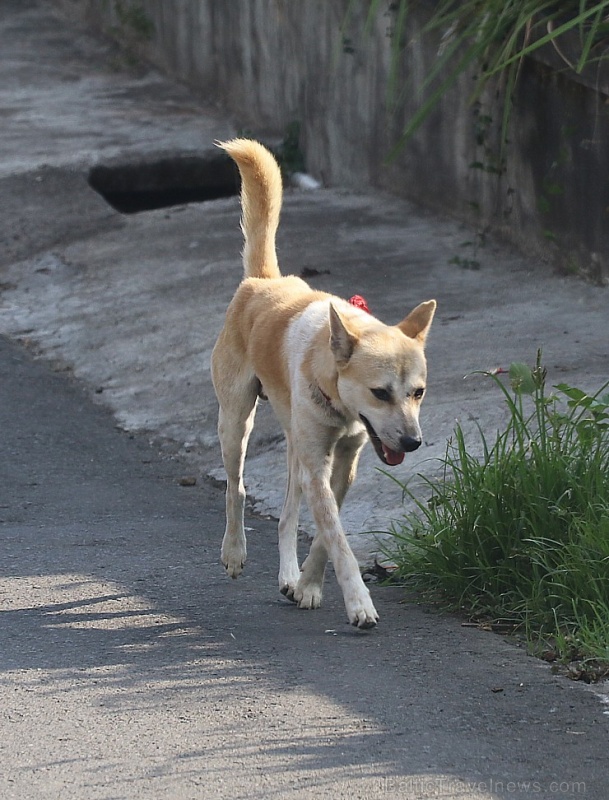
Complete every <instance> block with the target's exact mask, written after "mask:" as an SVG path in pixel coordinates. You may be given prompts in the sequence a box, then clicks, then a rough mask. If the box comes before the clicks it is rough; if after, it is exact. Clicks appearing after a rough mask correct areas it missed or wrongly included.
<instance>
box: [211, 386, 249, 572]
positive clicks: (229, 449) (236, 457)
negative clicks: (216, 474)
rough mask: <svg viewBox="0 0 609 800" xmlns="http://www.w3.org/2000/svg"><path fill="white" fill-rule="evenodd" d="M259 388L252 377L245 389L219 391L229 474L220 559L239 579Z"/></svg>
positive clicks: (221, 432) (220, 428)
mask: <svg viewBox="0 0 609 800" xmlns="http://www.w3.org/2000/svg"><path fill="white" fill-rule="evenodd" d="M258 386H259V384H258V381H257V379H256V378H255V377H253V378H252V379H251V380H249V381H248V382H247V383H246V384H245V385H244V384H243V383H239V381H233V383H232V385H231V386H230V388H228V389H227V391H226V393H225V394H224V393H223V392H222V391H218V389H217V388H216V393H217V395H218V400H219V403H220V412H219V418H218V436H219V437H220V446H221V448H222V460H223V462H224V469H225V470H226V531H225V533H224V538H223V539H222V552H221V558H222V563H223V564H224V566H225V567H226V571H227V573H228V574H229V575H230V577H231V578H236V577H237V576H238V575H239V574H240V573H241V572H242V570H243V565H244V564H245V559H246V541H245V528H244V523H243V513H244V509H245V486H244V483H243V466H244V462H245V453H246V450H247V443H248V440H249V437H250V434H251V432H252V428H253V426H254V417H255V415H256V403H257V400H258ZM223 395H224V396H223Z"/></svg>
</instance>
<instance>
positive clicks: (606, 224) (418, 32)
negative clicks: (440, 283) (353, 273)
mask: <svg viewBox="0 0 609 800" xmlns="http://www.w3.org/2000/svg"><path fill="white" fill-rule="evenodd" d="M57 2H59V3H60V4H61V5H62V7H63V9H64V10H66V11H68V12H69V13H71V14H72V15H80V16H81V17H82V18H83V19H86V21H87V22H88V23H89V24H91V25H92V26H94V27H95V28H97V29H102V30H104V31H106V32H107V33H110V34H111V35H113V36H114V37H115V38H118V39H119V40H120V41H121V42H122V44H123V46H124V47H125V49H126V51H127V52H129V53H134V54H136V55H138V56H141V57H144V58H146V59H148V60H150V61H152V62H153V63H155V64H156V65H158V66H159V67H160V68H161V69H163V70H165V71H166V72H168V73H170V74H172V75H174V76H176V77H177V78H179V79H180V80H182V81H185V82H187V83H188V84H189V85H191V86H192V87H193V88H194V89H195V90H196V92H197V93H199V95H201V96H202V97H203V98H204V99H205V100H206V101H208V102H210V103H214V104H216V105H218V106H220V107H221V108H222V109H223V110H225V111H226V112H228V113H229V114H231V115H232V116H233V118H234V120H235V123H236V125H237V126H238V127H239V128H241V129H244V130H248V131H251V132H252V133H253V134H259V135H260V134H262V133H264V134H274V135H279V136H281V135H282V134H284V133H285V131H286V129H287V127H288V125H289V124H290V123H291V122H293V121H298V122H299V123H300V125H301V144H302V147H303V150H304V151H305V154H306V160H307V168H308V171H310V172H311V173H312V174H313V175H315V176H316V177H318V178H320V179H321V180H322V181H323V182H324V183H325V184H327V185H342V186H347V187H354V188H362V187H366V186H372V187H378V188H382V189H387V190H389V191H390V192H393V193H396V194H398V195H401V196H405V197H409V198H411V199H413V200H415V201H417V202H420V203H423V204H425V205H427V206H429V207H431V208H434V209H436V210H440V211H443V212H446V213H449V214H452V215H454V216H457V217H459V218H462V219H465V220H467V221H469V222H473V223H474V224H475V225H476V226H477V229H478V230H479V232H480V236H479V239H480V242H479V243H480V244H482V243H483V238H484V232H485V231H487V230H493V231H494V232H496V233H497V232H498V233H500V234H502V235H504V236H505V237H506V238H508V239H510V240H512V241H513V242H515V243H516V244H518V245H519V246H521V247H523V248H525V249H526V250H528V252H532V253H534V254H535V255H537V256H538V257H540V258H543V259H547V260H552V261H555V262H556V263H558V264H559V265H560V266H562V267H563V268H565V269H568V270H570V271H578V272H583V273H588V274H590V275H591V277H593V278H596V279H599V280H600V279H602V278H603V277H605V278H606V277H607V276H609V169H608V167H609V163H608V161H609V147H608V145H609V88H608V82H607V80H606V75H605V76H604V78H603V76H599V75H596V76H595V75H593V76H591V77H586V76H584V77H583V78H578V79H573V77H571V75H570V74H567V72H566V71H565V70H564V69H556V68H555V67H554V66H550V65H549V64H550V62H551V61H552V58H553V54H552V53H551V52H548V53H545V54H542V56H541V58H536V59H535V60H527V61H526V62H525V63H524V64H523V68H522V73H521V80H520V88H519V91H518V97H517V98H516V103H515V107H514V111H513V114H512V123H511V132H510V143H509V145H508V148H507V150H506V153H505V155H506V159H505V171H504V172H503V174H501V175H500V176H498V175H497V174H496V172H495V171H494V168H495V166H496V162H497V152H498V148H497V145H496V140H497V127H498V119H497V117H498V113H499V112H498V111H497V109H496V108H494V107H493V104H492V103H488V102H486V103H483V105H482V106H478V107H472V105H471V103H470V102H469V95H470V92H471V88H472V85H473V81H472V75H471V74H470V75H467V76H464V77H463V78H462V79H461V80H460V81H459V83H458V84H457V86H456V87H455V88H454V89H453V91H451V93H450V94H449V95H448V96H447V97H446V98H445V100H444V101H443V102H442V104H441V105H440V106H439V107H438V108H437V110H436V111H434V113H433V114H432V115H431V117H430V118H429V119H428V120H427V122H426V123H425V125H424V126H423V128H422V129H421V130H420V131H419V133H418V134H417V135H416V136H415V137H414V138H413V139H412V140H411V141H409V142H408V143H407V144H406V146H405V147H404V148H403V149H401V150H400V152H399V154H398V156H397V157H396V158H395V159H394V160H392V161H391V162H387V155H388V153H389V152H390V151H391V150H392V148H393V146H394V145H395V143H396V142H397V141H398V140H399V138H400V133H401V131H402V130H403V127H404V125H405V123H406V121H407V120H408V119H409V118H410V117H411V116H412V114H413V113H414V111H415V110H416V109H417V107H418V103H419V101H418V100H417V90H418V88H419V87H420V86H421V83H422V81H423V80H424V77H425V75H427V74H428V73H429V70H430V69H431V67H432V65H433V63H434V59H435V58H436V53H437V46H438V42H437V41H435V42H434V41H433V39H432V38H431V37H430V36H429V35H428V34H425V35H422V26H423V25H424V24H425V21H426V19H427V18H428V7H427V6H426V5H425V4H424V3H423V4H422V5H418V6H416V7H415V8H413V10H412V11H411V12H410V16H409V22H408V32H407V40H408V46H407V47H406V48H405V49H404V51H403V55H402V58H401V62H400V67H399V73H400V74H399V76H398V85H399V86H400V87H401V89H402V91H401V97H400V102H399V104H398V105H397V108H390V106H389V104H388V102H387V96H388V95H387V87H388V75H389V71H390V59H391V42H392V37H391V32H392V28H393V26H394V23H395V19H394V16H395V12H394V11H392V10H391V8H392V4H391V3H389V1H388V0H387V2H385V3H381V4H380V7H379V12H378V14H377V16H376V20H375V22H374V24H373V25H372V26H369V29H368V30H365V22H366V9H367V8H368V7H369V4H368V3H365V2H361V3H358V2H355V3H350V2H349V0H298V1H296V0H171V1H170V2H168V0H137V2H136V0H122V2H121V0H119V2H116V0H57ZM415 5H416V4H415ZM134 9H135V13H134ZM348 11H350V14H348ZM150 22H152V23H153V26H154V27H153V31H151V30H150V29H149V27H148V23H150ZM544 61H546V62H548V63H543V62H544ZM560 65H562V66H563V67H564V63H563V62H562V61H560V60H559V61H558V66H560ZM601 78H603V80H601ZM487 117H492V118H493V119H492V121H490V122H489V120H488V119H487ZM474 165H475V166H474ZM474 250H475V247H474V246H472V247H471V248H470V252H469V253H468V252H467V251H466V250H464V255H463V257H464V258H471V257H473V254H474Z"/></svg>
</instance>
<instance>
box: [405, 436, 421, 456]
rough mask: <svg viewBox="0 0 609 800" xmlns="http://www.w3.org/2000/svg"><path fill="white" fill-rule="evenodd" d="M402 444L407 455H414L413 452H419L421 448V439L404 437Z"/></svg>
mask: <svg viewBox="0 0 609 800" xmlns="http://www.w3.org/2000/svg"><path fill="white" fill-rule="evenodd" d="M400 444H401V445H402V450H403V451H404V452H405V453H412V452H413V450H417V449H418V448H419V447H420V446H421V439H419V438H416V439H415V438H414V437H413V436H402V438H401V439H400Z"/></svg>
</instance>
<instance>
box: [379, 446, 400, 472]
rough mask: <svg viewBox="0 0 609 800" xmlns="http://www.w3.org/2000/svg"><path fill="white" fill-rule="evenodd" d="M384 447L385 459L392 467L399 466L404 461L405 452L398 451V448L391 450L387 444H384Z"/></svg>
mask: <svg viewBox="0 0 609 800" xmlns="http://www.w3.org/2000/svg"><path fill="white" fill-rule="evenodd" d="M381 444H382V443H381ZM382 447H383V455H384V456H385V461H386V462H387V463H388V464H389V466H390V467H397V465H398V464H401V463H402V461H403V460H404V453H398V452H397V451H396V450H391V449H390V448H389V447H387V445H386V444H383V445H382Z"/></svg>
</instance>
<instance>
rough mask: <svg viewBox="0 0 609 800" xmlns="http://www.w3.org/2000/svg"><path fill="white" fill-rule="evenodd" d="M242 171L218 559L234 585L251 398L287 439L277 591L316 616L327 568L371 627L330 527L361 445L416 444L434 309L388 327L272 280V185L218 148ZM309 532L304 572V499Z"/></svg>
mask: <svg viewBox="0 0 609 800" xmlns="http://www.w3.org/2000/svg"><path fill="white" fill-rule="evenodd" d="M219 146H220V147H222V148H223V149H224V150H225V151H226V152H227V153H228V154H229V155H230V156H231V157H232V158H233V159H234V160H235V161H236V163H237V165H238V167H239V171H240V173H241V180H242V189H241V203H242V209H243V217H242V222H241V226H242V229H243V233H244V237H245V247H244V250H243V264H244V268H245V278H244V280H243V282H242V283H241V284H240V286H239V288H238V289H237V292H236V294H235V296H234V298H233V300H232V302H231V304H230V305H229V307H228V311H227V314H226V322H225V325H224V328H223V330H222V332H221V333H220V336H219V337H218V341H217V342H216V346H215V348H214V351H213V355H212V376H213V382H214V387H215V390H216V394H217V397H218V401H219V404H220V416H219V425H218V432H219V437H220V443H221V446H222V457H223V460H224V466H225V469H226V474H227V479H228V483H227V492H226V532H225V534H224V539H223V542H222V562H223V564H224V566H225V567H226V570H227V572H228V574H229V575H230V576H231V577H233V578H236V577H237V576H238V575H239V573H240V572H241V571H242V569H243V565H244V563H245V557H246V542H245V532H244V527H243V511H244V504H245V488H244V485H243V465H244V461H245V451H246V447H247V442H248V438H249V435H250V433H251V430H252V427H253V424H254V415H255V413H256V405H257V401H258V398H259V397H261V396H262V397H264V396H266V397H268V399H269V400H270V402H271V404H272V406H273V409H274V411H275V413H276V414H277V417H278V418H279V421H280V423H281V425H282V427H283V429H284V431H285V434H286V438H287V451H288V480H287V492H286V497H285V502H284V506H283V510H282V512H281V517H280V520H279V558H280V563H279V589H280V591H281V592H282V593H283V594H284V595H285V596H286V597H288V598H290V599H291V600H294V601H295V602H296V603H297V604H298V606H299V607H300V608H318V607H319V605H320V603H321V596H322V584H323V579H324V571H325V568H326V562H327V561H328V558H330V559H331V560H332V562H333V564H334V569H335V571H336V577H337V579H338V583H339V585H340V587H341V589H342V592H343V597H344V601H345V606H346V609H347V614H348V617H349V621H350V622H351V623H352V624H353V625H357V626H358V627H360V628H370V627H373V626H374V625H376V622H377V620H378V614H377V613H376V610H375V608H374V605H373V604H372V600H371V598H370V593H369V592H368V589H367V588H366V586H365V584H364V582H363V581H362V578H361V575H360V571H359V567H358V564H357V561H356V560H355V557H354V555H353V553H352V552H351V548H350V547H349V544H348V542H347V538H346V536H345V533H344V531H343V528H342V526H341V523H340V520H339V509H340V506H341V503H342V502H343V500H344V497H345V494H346V492H347V489H348V488H349V486H350V485H351V483H352V482H353V479H354V478H355V472H356V468H357V461H358V457H359V454H360V451H361V449H362V447H363V446H364V444H365V442H366V439H367V438H368V437H369V438H370V439H371V441H372V444H373V445H374V449H375V450H376V452H377V454H378V456H379V458H380V459H381V461H382V462H383V463H384V464H387V465H395V464H399V463H401V461H402V460H403V458H404V453H405V452H408V451H411V450H416V449H417V447H419V445H420V444H421V429H420V427H419V421H418V420H419V407H420V405H421V400H422V399H423V394H424V393H425V381H426V372H427V370H426V362H425V356H424V353H423V347H424V343H425V338H426V336H427V332H428V331H429V326H430V325H431V321H432V318H433V315H434V311H435V308H436V303H435V300H430V301H429V302H427V303H421V305H419V306H417V307H416V308H415V309H414V310H413V311H412V312H411V313H410V314H409V315H408V316H407V317H406V318H405V319H404V320H402V322H400V323H399V324H398V325H397V326H395V327H389V326H387V325H384V324H383V323H382V322H379V320H377V319H375V318H374V317H373V316H371V315H370V314H368V313H367V312H366V311H364V310H362V309H360V308H356V307H354V306H353V305H350V304H349V303H348V302H346V301H345V300H341V299H340V298H338V297H334V296H332V295H329V294H326V293H324V292H318V291H314V290H313V289H311V288H310V287H309V286H308V285H307V284H306V283H305V282H304V281H302V280H301V279H300V278H297V277H294V276H287V277H282V275H281V273H280V272H279V267H278V265H277V255H276V252H275V233H276V231H277V226H278V223H279V211H280V208H281V199H282V185H281V174H280V171H279V167H278V165H277V163H276V161H275V159H274V158H273V156H272V155H271V154H270V153H269V152H268V150H266V149H265V148H264V147H263V146H262V145H261V144H258V143H257V142H254V141H250V140H247V139H234V140H233V141H230V142H225V143H219ZM302 493H304V496H305V499H306V501H307V503H308V506H309V508H310V510H311V513H312V515H313V518H314V520H315V525H316V534H315V538H314V539H313V543H312V545H311V549H310V552H309V555H308V557H307V558H306V560H305V561H304V563H303V566H302V571H301V569H300V567H299V565H298V559H297V554H296V540H297V528H298V515H299V509H300V500H301V494H302Z"/></svg>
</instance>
